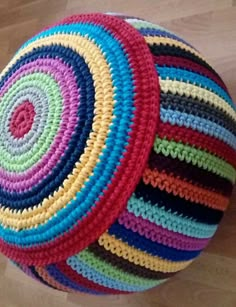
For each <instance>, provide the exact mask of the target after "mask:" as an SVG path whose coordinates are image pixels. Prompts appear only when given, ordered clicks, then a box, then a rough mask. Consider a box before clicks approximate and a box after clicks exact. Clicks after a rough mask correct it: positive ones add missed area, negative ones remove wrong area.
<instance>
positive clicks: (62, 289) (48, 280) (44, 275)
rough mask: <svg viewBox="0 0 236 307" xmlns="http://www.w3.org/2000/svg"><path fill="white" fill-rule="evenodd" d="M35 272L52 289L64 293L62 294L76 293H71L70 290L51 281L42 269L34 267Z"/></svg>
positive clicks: (53, 280)
mask: <svg viewBox="0 0 236 307" xmlns="http://www.w3.org/2000/svg"><path fill="white" fill-rule="evenodd" d="M35 270H36V271H37V273H38V274H39V276H40V277H42V279H43V280H45V281H46V282H47V283H48V284H49V285H51V286H53V287H54V288H56V289H58V290H61V291H64V292H70V293H75V292H76V291H73V290H72V289H71V288H68V287H65V286H63V285H61V284H60V283H59V282H57V281H56V280H55V279H53V278H52V277H51V276H50V275H49V273H48V272H47V271H46V270H45V269H44V268H42V267H35Z"/></svg>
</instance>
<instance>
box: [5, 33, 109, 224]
mask: <svg viewBox="0 0 236 307" xmlns="http://www.w3.org/2000/svg"><path fill="white" fill-rule="evenodd" d="M59 43H60V44H61V45H63V46H67V47H68V46H69V47H71V48H72V49H74V50H75V51H76V52H77V53H79V54H80V55H81V56H82V57H84V59H85V61H86V63H87V64H88V66H89V69H90V71H91V73H92V75H93V79H94V80H95V82H94V85H95V100H96V101H95V114H96V115H95V116H94V123H93V131H92V132H91V133H90V135H89V140H88V141H87V145H86V148H85V150H84V153H83V154H82V155H81V157H80V161H79V162H77V163H76V164H75V168H74V169H73V171H72V174H70V175H69V176H68V178H67V179H65V180H64V182H63V184H62V186H61V187H60V188H59V190H58V191H55V192H54V194H53V196H50V197H49V198H48V199H44V200H43V202H42V203H41V204H39V205H38V206H35V207H34V209H31V208H29V209H28V210H27V209H25V210H24V211H23V212H20V211H17V210H9V209H8V208H6V209H4V208H3V207H1V208H0V222H1V223H2V224H3V225H6V226H9V227H12V228H15V229H23V228H31V227H33V226H37V225H38V224H41V223H45V222H46V221H47V220H48V219H50V218H51V217H52V216H53V215H54V214H55V213H56V212H58V211H59V210H60V209H62V208H63V207H65V206H67V205H69V204H68V203H69V202H70V200H72V199H73V198H75V195H76V193H77V192H78V191H80V189H81V188H82V187H83V186H84V183H85V182H86V180H87V178H88V177H89V176H91V174H92V172H93V169H94V167H95V165H96V164H97V162H98V161H99V155H100V154H101V151H102V149H103V148H104V146H105V140H106V138H107V133H108V131H109V126H110V125H111V121H112V116H113V114H112V111H113V106H114V99H113V95H114V92H113V88H112V80H111V73H110V70H109V65H108V63H107V62H106V60H105V59H104V56H103V54H102V52H101V50H100V49H99V48H98V47H97V46H96V45H94V44H93V43H92V42H91V41H89V40H88V39H87V38H84V37H79V36H78V35H76V36H73V35H70V36H69V37H68V35H54V36H53V37H46V38H43V39H41V40H38V41H35V42H33V43H32V44H30V45H29V46H27V47H26V48H24V49H23V50H21V51H20V53H19V54H18V55H17V56H16V57H15V58H14V59H13V60H12V61H11V62H10V64H9V65H8V67H10V66H11V65H13V64H14V63H15V62H16V61H17V59H19V57H21V56H22V55H24V54H26V53H28V52H30V51H32V49H33V48H34V47H38V46H42V45H44V46H46V45H51V44H59ZM5 71H6V70H5Z"/></svg>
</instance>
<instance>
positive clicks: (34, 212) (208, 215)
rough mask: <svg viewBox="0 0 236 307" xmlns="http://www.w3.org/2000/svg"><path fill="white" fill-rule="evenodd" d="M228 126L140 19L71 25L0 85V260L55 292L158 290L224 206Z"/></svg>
mask: <svg viewBox="0 0 236 307" xmlns="http://www.w3.org/2000/svg"><path fill="white" fill-rule="evenodd" d="M235 135H236V112H235V107H234V104H233V102H232V100H231V98H230V95H229V93H228V91H227V89H226V87H225V85H224V83H223V81H222V80H221V78H220V77H219V75H218V74H217V73H216V72H215V71H214V70H213V68H212V67H211V66H210V65H209V64H208V63H207V62H206V60H205V59H204V58H203V57H202V56H201V54H200V53H199V52H198V51H197V50H196V49H195V48H193V47H192V46H191V45H190V44H188V43H187V42H185V41H184V40H183V39H181V38H179V37H178V36H176V35H175V34H173V33H171V32H170V31H168V30H166V29H163V28H162V27H159V26H157V25H154V24H152V23H149V22H147V21H144V20H142V19H138V18H133V17H127V16H121V15H115V14H113V15H112V14H100V13H98V14H86V15H76V16H72V17H69V18H66V19H64V20H63V21H61V22H59V23H57V24H55V25H53V26H51V27H48V28H46V29H44V30H43V31H42V32H40V33H39V34H37V35H36V36H34V37H33V38H32V39H30V40H28V41H27V42H26V43H25V44H24V45H23V46H22V47H21V48H20V49H19V50H18V51H17V53H16V54H15V56H14V57H13V59H12V60H11V61H10V63H9V64H8V65H7V66H6V68H5V69H4V70H3V72H2V73H1V78H0V251H1V252H2V253H3V254H5V255H6V256H7V257H8V258H9V259H11V260H12V261H13V262H14V263H15V264H16V265H17V266H18V267H19V268H20V269H21V270H23V271H24V272H25V273H27V274H28V275H30V276H32V277H33V278H35V279H36V280H38V281H40V282H42V283H44V284H46V285H48V286H50V287H52V288H56V289H59V290H62V291H67V292H76V291H80V292H87V293H92V294H118V293H131V292H136V291H144V290H146V289H149V288H152V287H154V286H157V285H159V284H161V283H163V282H164V281H166V280H167V279H168V278H169V277H171V276H173V275H174V274H176V273H177V272H178V271H181V270H182V269H184V268H185V267H187V266H188V265H189V264H190V263H191V262H192V261H193V259H194V258H196V257H197V256H198V255H199V253H200V252H201V251H202V249H204V247H206V245H207V244H208V242H209V240H210V239H211V237H212V236H213V235H214V233H215V231H216V229H217V226H218V224H219V222H220V220H221V218H222V216H223V213H224V211H225V209H226V208H227V205H228V203H229V198H230V195H231V192H232V188H233V183H234V181H235V165H236V151H235V149H236V137H235Z"/></svg>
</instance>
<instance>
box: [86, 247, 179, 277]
mask: <svg viewBox="0 0 236 307" xmlns="http://www.w3.org/2000/svg"><path fill="white" fill-rule="evenodd" d="M88 250H89V251H90V252H92V253H93V254H94V255H95V256H96V257H98V258H100V259H101V260H103V261H105V262H107V263H110V264H111V265H113V266H115V267H117V268H118V269H120V270H122V271H124V272H128V273H130V274H133V275H136V276H140V277H143V278H149V279H154V280H159V279H166V278H169V277H171V276H173V275H175V274H176V273H177V272H174V273H163V272H156V271H152V270H150V269H147V268H145V267H142V266H140V265H136V264H134V263H132V262H129V261H128V260H126V259H124V258H122V257H118V256H117V255H115V254H112V253H110V252H108V251H107V250H105V249H104V248H103V247H102V246H100V245H99V244H98V243H97V242H95V243H93V244H92V245H90V246H89V248H88Z"/></svg>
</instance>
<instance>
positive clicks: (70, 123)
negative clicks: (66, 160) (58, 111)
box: [0, 59, 80, 192]
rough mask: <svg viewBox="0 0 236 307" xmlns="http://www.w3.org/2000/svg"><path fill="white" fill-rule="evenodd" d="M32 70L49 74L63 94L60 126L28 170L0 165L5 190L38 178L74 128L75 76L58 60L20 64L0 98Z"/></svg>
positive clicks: (50, 165) (62, 149)
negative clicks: (18, 170) (48, 145)
mask: <svg viewBox="0 0 236 307" xmlns="http://www.w3.org/2000/svg"><path fill="white" fill-rule="evenodd" d="M34 72H44V73H47V74H50V75H52V77H53V78H54V79H55V80H56V82H57V83H58V84H59V86H60V89H61V94H62V97H63V112H62V117H61V125H60V128H59V131H58V134H57V135H56V136H55V139H54V141H53V143H52V144H51V147H50V149H49V151H48V152H47V154H45V155H44V156H43V157H42V159H41V160H40V161H39V162H38V163H37V164H35V165H34V166H33V167H32V168H31V169H29V170H27V171H25V172H23V173H21V174H17V173H12V172H8V171H6V170H4V169H1V168H0V185H1V186H2V187H4V188H5V189H7V190H9V191H12V190H14V191H17V192H22V191H23V190H27V189H29V188H31V187H32V186H34V185H36V184H37V183H38V182H39V181H41V180H42V179H43V178H44V177H45V176H46V175H47V174H48V173H49V172H50V171H51V169H52V168H53V167H54V166H55V165H56V163H57V162H58V160H59V159H60V156H61V155H62V154H63V153H64V152H65V150H66V148H67V146H68V142H69V140H70V139H71V136H72V133H73V131H74V127H75V125H76V124H77V122H78V116H77V113H78V107H79V98H80V96H79V90H78V89H77V84H76V81H75V76H74V73H73V70H72V69H71V68H70V67H68V66H67V65H65V64H64V63H63V62H62V61H60V60H59V59H57V60H54V59H38V60H36V61H33V62H31V63H28V64H26V65H24V66H22V67H21V68H20V69H19V70H18V71H17V72H16V73H14V74H13V75H12V76H11V77H10V78H9V79H8V80H7V82H6V83H5V85H4V86H3V88H2V91H1V93H0V97H1V96H2V95H4V93H5V92H6V91H7V90H8V89H9V87H11V86H12V85H13V84H14V83H15V82H16V80H18V79H20V78H21V77H23V76H24V75H28V74H31V73H34ZM65 76H66V78H65Z"/></svg>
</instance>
